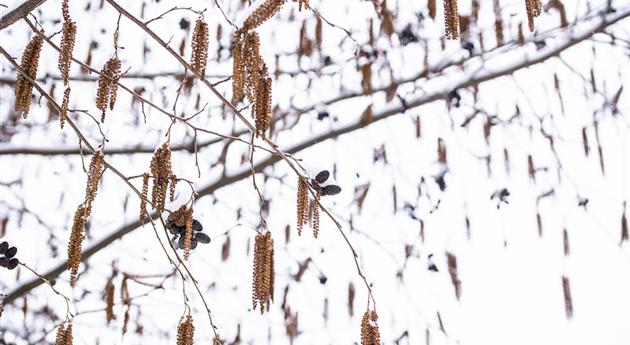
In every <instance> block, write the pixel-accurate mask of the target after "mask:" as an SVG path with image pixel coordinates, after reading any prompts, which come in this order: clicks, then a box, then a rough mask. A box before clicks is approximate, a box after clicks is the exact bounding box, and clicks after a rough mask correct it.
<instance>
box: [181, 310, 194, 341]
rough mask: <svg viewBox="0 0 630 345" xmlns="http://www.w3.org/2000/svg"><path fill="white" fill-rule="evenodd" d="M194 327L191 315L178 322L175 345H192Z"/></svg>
mask: <svg viewBox="0 0 630 345" xmlns="http://www.w3.org/2000/svg"><path fill="white" fill-rule="evenodd" d="M194 343H195V325H194V324H193V318H192V315H187V316H186V317H182V318H181V320H179V325H177V345H194Z"/></svg>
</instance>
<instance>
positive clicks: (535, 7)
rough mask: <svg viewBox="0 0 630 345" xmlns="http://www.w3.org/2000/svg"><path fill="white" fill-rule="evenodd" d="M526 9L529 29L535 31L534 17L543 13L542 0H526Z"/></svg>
mask: <svg viewBox="0 0 630 345" xmlns="http://www.w3.org/2000/svg"><path fill="white" fill-rule="evenodd" d="M525 10H526V11H527V24H528V25H529V31H534V18H535V17H538V16H539V15H540V14H541V13H542V2H541V0H525Z"/></svg>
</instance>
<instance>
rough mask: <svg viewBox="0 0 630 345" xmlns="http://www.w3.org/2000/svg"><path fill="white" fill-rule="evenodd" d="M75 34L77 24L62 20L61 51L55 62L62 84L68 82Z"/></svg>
mask: <svg viewBox="0 0 630 345" xmlns="http://www.w3.org/2000/svg"><path fill="white" fill-rule="evenodd" d="M76 36H77V24H76V23H75V22H73V21H70V20H66V21H64V22H63V29H62V35H61V45H60V50H61V52H60V53H59V61H58V63H57V65H58V66H59V72H60V73H61V77H62V78H63V84H64V85H67V84H68V78H69V75H70V64H71V63H72V51H73V50H74V41H75V39H76Z"/></svg>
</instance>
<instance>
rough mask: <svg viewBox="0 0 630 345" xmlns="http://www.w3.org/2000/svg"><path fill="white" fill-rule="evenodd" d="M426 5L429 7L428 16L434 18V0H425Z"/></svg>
mask: <svg viewBox="0 0 630 345" xmlns="http://www.w3.org/2000/svg"><path fill="white" fill-rule="evenodd" d="M427 7H428V9H429V17H431V19H435V13H436V6H435V0H427Z"/></svg>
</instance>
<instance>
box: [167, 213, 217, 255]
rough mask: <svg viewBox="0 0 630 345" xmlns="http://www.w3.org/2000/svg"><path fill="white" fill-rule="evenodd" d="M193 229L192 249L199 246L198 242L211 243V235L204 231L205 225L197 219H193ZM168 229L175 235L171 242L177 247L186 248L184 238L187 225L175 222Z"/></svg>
mask: <svg viewBox="0 0 630 345" xmlns="http://www.w3.org/2000/svg"><path fill="white" fill-rule="evenodd" d="M192 229H193V231H194V234H193V238H192V241H191V242H190V249H195V248H197V244H199V243H204V244H206V243H210V236H208V235H207V234H205V233H204V232H202V231H203V225H201V222H199V221H198V220H197V219H193V221H192ZM168 231H169V232H170V233H171V235H173V238H171V242H172V243H173V247H175V249H184V240H185V236H184V234H185V233H186V226H185V225H184V226H178V225H177V224H173V226H172V227H171V228H169V229H168Z"/></svg>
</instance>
